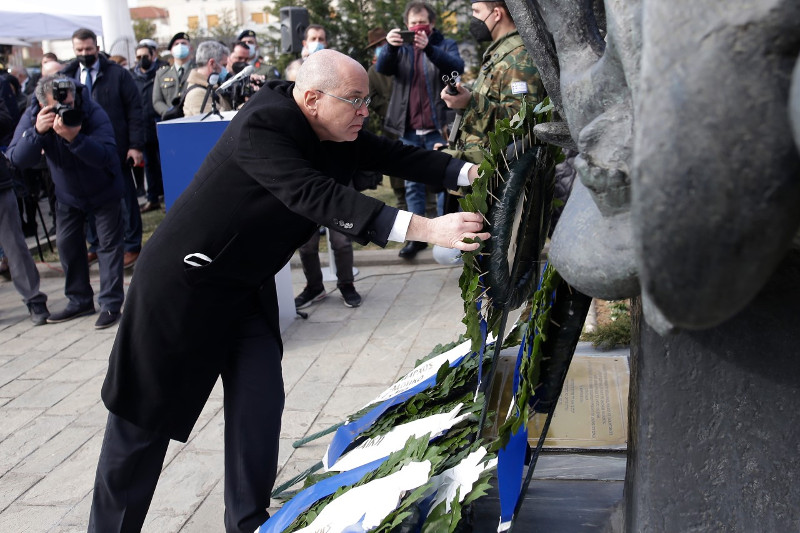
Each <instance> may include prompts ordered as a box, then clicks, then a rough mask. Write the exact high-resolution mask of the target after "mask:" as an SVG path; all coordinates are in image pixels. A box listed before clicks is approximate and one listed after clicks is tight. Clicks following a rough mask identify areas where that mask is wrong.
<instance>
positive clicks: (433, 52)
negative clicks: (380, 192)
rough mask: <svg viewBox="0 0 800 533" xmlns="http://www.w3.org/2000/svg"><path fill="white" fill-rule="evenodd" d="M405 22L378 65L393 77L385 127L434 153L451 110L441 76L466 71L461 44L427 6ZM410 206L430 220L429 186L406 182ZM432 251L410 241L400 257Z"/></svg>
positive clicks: (419, 5)
mask: <svg viewBox="0 0 800 533" xmlns="http://www.w3.org/2000/svg"><path fill="white" fill-rule="evenodd" d="M403 20H404V21H405V23H406V27H407V28H408V29H407V30H401V29H400V28H394V29H392V30H390V31H389V33H388V34H387V35H386V41H387V43H388V44H387V45H386V46H385V47H384V49H383V52H382V53H381V54H380V56H378V61H377V62H376V63H375V70H377V71H378V72H379V73H381V74H383V75H385V76H393V77H394V81H393V83H392V97H391V99H390V100H389V107H388V109H387V110H386V119H385V120H384V123H383V128H384V131H385V132H388V133H390V134H393V135H396V136H397V137H399V138H400V140H401V141H402V142H403V143H404V144H410V145H412V146H419V147H422V148H427V149H428V150H431V149H433V147H434V146H435V145H436V144H444V142H445V140H444V139H445V138H444V136H443V131H444V127H445V126H446V125H447V122H448V121H447V106H446V105H445V104H444V102H443V101H442V98H441V97H440V96H439V92H440V91H441V90H442V89H443V88H444V82H443V81H442V74H450V73H451V72H453V71H455V72H458V73H462V72H464V60H463V59H461V55H460V54H459V52H458V44H457V43H456V42H455V41H454V40H452V39H447V38H445V36H444V35H443V34H442V32H440V31H439V30H438V29H436V28H435V24H436V13H435V12H434V11H433V8H432V7H431V6H430V4H428V3H427V2H409V3H408V4H407V5H406V9H405V13H404V14H403ZM443 199H444V196H443V195H442V200H443ZM406 203H407V204H408V210H409V211H411V212H412V213H414V214H416V215H420V216H425V204H426V188H425V184H422V183H416V182H413V181H408V180H407V181H406ZM427 247H428V245H427V243H424V242H420V241H409V242H408V243H406V245H405V246H404V247H403V248H402V249H401V250H400V253H399V255H400V257H402V258H403V259H413V258H414V257H415V256H416V255H417V252H419V251H420V250H424V249H425V248H427Z"/></svg>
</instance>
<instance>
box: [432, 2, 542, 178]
mask: <svg viewBox="0 0 800 533" xmlns="http://www.w3.org/2000/svg"><path fill="white" fill-rule="evenodd" d="M472 15H473V16H472V20H471V22H470V33H471V34H472V36H473V37H475V39H476V40H478V41H492V44H491V45H490V46H489V48H488V49H487V50H486V53H484V55H483V64H482V65H481V70H480V74H479V75H478V78H477V80H475V83H474V84H473V89H472V91H469V90H468V89H466V88H464V87H462V86H461V85H460V84H458V85H457V89H458V94H455V95H451V94H448V92H447V89H446V88H445V89H444V90H443V91H442V93H441V96H442V100H444V101H445V103H446V104H447V106H448V107H450V108H451V109H456V110H459V111H460V110H463V112H464V115H463V117H462V118H461V123H460V124H459V126H458V131H457V132H456V138H455V143H454V145H453V144H451V147H450V149H448V150H445V151H446V152H448V153H450V154H451V155H453V156H454V157H458V158H461V159H465V160H467V161H470V162H472V163H480V162H481V161H482V160H483V153H482V152H481V148H488V144H489V136H488V133H489V132H490V131H494V127H495V122H496V121H497V120H502V119H504V118H509V117H512V116H513V115H514V114H515V113H516V112H517V111H519V109H520V107H521V106H522V100H523V99H524V100H527V101H528V103H529V104H533V105H536V104H537V103H539V102H540V101H541V100H542V99H543V98H544V96H545V93H544V85H543V84H542V80H541V77H540V76H539V71H538V69H537V68H536V65H534V64H533V60H532V59H531V57H530V55H528V51H527V50H526V49H525V45H524V44H523V43H522V37H520V35H519V32H517V27H516V25H515V24H514V20H513V19H512V18H511V14H510V13H509V12H508V9H507V8H506V5H505V2H482V1H474V0H473V2H472Z"/></svg>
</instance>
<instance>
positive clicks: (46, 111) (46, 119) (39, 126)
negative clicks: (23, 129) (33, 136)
mask: <svg viewBox="0 0 800 533" xmlns="http://www.w3.org/2000/svg"><path fill="white" fill-rule="evenodd" d="M57 116H58V115H56V112H55V110H54V108H53V106H51V105H48V106H44V107H43V108H42V109H41V111H39V114H37V115H36V124H35V125H34V128H36V133H38V134H39V135H44V134H45V133H47V130H49V129H50V128H52V127H53V122H55V120H56V117H57Z"/></svg>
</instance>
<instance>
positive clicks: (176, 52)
mask: <svg viewBox="0 0 800 533" xmlns="http://www.w3.org/2000/svg"><path fill="white" fill-rule="evenodd" d="M172 56H173V57H177V58H178V59H186V58H187V57H189V45H187V44H183V43H180V44H176V45H175V46H173V47H172Z"/></svg>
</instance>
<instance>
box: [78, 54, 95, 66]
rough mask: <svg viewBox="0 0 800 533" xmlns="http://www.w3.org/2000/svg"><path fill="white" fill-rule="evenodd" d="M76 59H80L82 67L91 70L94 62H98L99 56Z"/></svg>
mask: <svg viewBox="0 0 800 533" xmlns="http://www.w3.org/2000/svg"><path fill="white" fill-rule="evenodd" d="M75 57H76V58H77V59H78V63H80V64H81V65H83V66H84V67H86V68H90V67H91V66H92V65H94V62H95V61H97V56H96V55H90V56H75Z"/></svg>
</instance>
